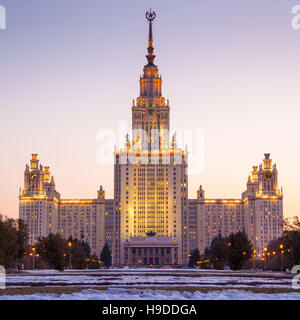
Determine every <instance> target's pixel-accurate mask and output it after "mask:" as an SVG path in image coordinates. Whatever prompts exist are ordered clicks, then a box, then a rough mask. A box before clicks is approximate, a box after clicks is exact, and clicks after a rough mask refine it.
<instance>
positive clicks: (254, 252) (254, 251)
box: [253, 249, 256, 269]
mask: <svg viewBox="0 0 300 320" xmlns="http://www.w3.org/2000/svg"><path fill="white" fill-rule="evenodd" d="M255 254H256V250H255V249H254V250H253V269H255Z"/></svg>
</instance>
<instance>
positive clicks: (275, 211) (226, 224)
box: [197, 154, 283, 255]
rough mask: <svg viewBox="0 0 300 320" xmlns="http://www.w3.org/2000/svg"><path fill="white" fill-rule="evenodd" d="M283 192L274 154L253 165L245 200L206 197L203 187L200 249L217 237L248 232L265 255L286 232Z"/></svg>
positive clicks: (199, 202) (199, 195) (200, 192)
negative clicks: (259, 163)
mask: <svg viewBox="0 0 300 320" xmlns="http://www.w3.org/2000/svg"><path fill="white" fill-rule="evenodd" d="M282 201H283V193H282V190H279V189H278V171H277V168H276V165H275V164H274V165H273V166H272V160H271V159H270V154H265V159H264V160H263V164H261V165H260V166H259V169H258V167H257V166H254V167H253V171H252V173H251V176H249V178H248V183H247V190H246V191H245V192H244V193H243V194H242V198H241V199H226V200H225V199H205V192H204V190H203V189H202V186H200V188H199V190H198V192H197V231H198V246H197V247H198V248H199V250H200V251H201V252H203V251H204V249H205V248H206V247H209V246H210V244H211V241H212V239H213V238H214V237H216V236H218V235H219V234H221V235H222V236H223V237H227V236H229V234H230V233H232V232H233V233H235V232H238V231H243V230H244V231H246V233H247V235H248V238H249V239H250V241H251V242H252V244H253V247H254V248H255V249H256V251H257V254H260V255H261V254H262V253H263V251H264V248H265V247H266V246H267V245H268V243H269V242H270V241H272V240H275V239H278V238H279V237H281V236H282V233H283V203H282Z"/></svg>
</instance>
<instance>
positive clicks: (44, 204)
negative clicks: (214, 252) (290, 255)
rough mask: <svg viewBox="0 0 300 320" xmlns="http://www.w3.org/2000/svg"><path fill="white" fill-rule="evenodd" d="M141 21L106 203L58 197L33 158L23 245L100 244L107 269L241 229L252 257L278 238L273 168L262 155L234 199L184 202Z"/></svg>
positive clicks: (180, 254) (178, 159) (177, 259)
mask: <svg viewBox="0 0 300 320" xmlns="http://www.w3.org/2000/svg"><path fill="white" fill-rule="evenodd" d="M146 17H147V19H148V21H149V40H148V54H147V56H146V57H147V62H148V63H147V64H146V65H145V66H144V69H143V75H142V76H141V77H140V95H139V97H138V98H137V99H136V100H133V104H132V108H131V111H132V139H130V138H129V135H128V136H127V138H126V141H125V145H124V147H123V148H121V149H120V150H116V151H115V154H114V159H115V164H114V199H105V193H104V191H103V189H102V187H100V190H99V191H98V196H97V198H96V199H93V200H82V199H79V200H63V199H60V194H59V193H58V192H57V191H56V189H55V183H54V179H53V178H50V172H49V167H45V168H43V167H42V166H40V167H39V165H38V160H37V155H33V157H32V160H31V164H30V166H26V170H25V182H24V190H23V191H21V192H20V218H21V219H24V220H25V221H26V222H27V224H28V226H29V228H30V241H31V242H32V243H34V241H35V240H36V238H37V237H38V236H46V235H47V234H49V232H54V233H56V232H59V233H61V234H62V235H63V236H65V237H66V238H67V237H69V236H70V235H71V236H72V237H74V238H81V239H84V240H85V241H87V242H89V244H90V246H91V248H92V251H93V252H94V253H96V254H98V255H99V253H100V251H101V248H102V247H103V245H104V243H105V242H107V243H108V244H109V246H110V248H111V250H112V258H113V264H115V265H124V264H129V265H140V264H144V265H149V264H179V265H180V264H186V263H187V262H188V254H189V252H190V250H191V249H195V248H198V249H199V250H200V252H201V253H203V252H204V250H205V248H207V247H210V244H211V241H212V239H213V238H214V237H216V236H218V235H219V234H220V235H222V236H228V235H229V234H230V233H231V232H237V231H242V230H245V231H246V233H247V234H248V237H249V239H250V240H251V241H252V243H253V245H254V247H255V249H256V250H257V251H258V254H260V253H262V251H263V248H264V247H265V246H266V245H267V243H268V242H269V241H271V240H273V239H277V238H278V237H280V236H281V235H282V220H283V208H282V199H283V195H282V191H279V189H278V172H277V169H276V166H275V165H274V166H272V160H271V159H270V155H269V154H266V155H265V159H264V160H263V164H262V165H261V166H260V167H259V168H258V167H253V171H252V174H251V176H250V177H249V179H248V183H247V190H246V191H245V192H244V193H243V194H242V197H241V199H206V198H205V191H204V190H203V188H202V186H200V188H199V190H198V192H197V198H196V199H188V176H187V167H188V154H187V152H186V151H183V150H182V149H181V148H180V147H179V146H177V143H176V137H175V136H173V137H172V139H170V137H169V129H170V106H169V101H168V100H166V99H165V98H164V97H163V96H162V79H161V76H160V75H159V74H158V67H157V66H156V65H155V64H154V59H155V55H154V49H153V37H152V21H153V20H154V18H155V13H153V12H151V11H150V12H148V13H147V14H146ZM170 140H171V143H170Z"/></svg>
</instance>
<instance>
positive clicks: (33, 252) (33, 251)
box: [32, 247, 35, 270]
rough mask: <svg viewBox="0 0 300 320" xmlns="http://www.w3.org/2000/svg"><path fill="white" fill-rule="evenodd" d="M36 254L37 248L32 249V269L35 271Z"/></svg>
mask: <svg viewBox="0 0 300 320" xmlns="http://www.w3.org/2000/svg"><path fill="white" fill-rule="evenodd" d="M34 254H35V247H32V269H33V270H34Z"/></svg>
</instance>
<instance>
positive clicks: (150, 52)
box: [146, 9, 156, 66]
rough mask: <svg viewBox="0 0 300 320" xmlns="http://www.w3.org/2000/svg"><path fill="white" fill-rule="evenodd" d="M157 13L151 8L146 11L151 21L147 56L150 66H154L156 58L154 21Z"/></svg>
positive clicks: (147, 17)
mask: <svg viewBox="0 0 300 320" xmlns="http://www.w3.org/2000/svg"><path fill="white" fill-rule="evenodd" d="M155 17H156V13H155V12H154V11H152V10H151V9H150V11H147V12H146V19H147V20H148V21H149V39H148V54H147V55H146V58H147V60H148V66H149V65H150V66H153V65H154V64H153V61H154V59H155V55H154V54H153V51H154V48H153V36H152V21H153V20H154V19H155Z"/></svg>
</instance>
